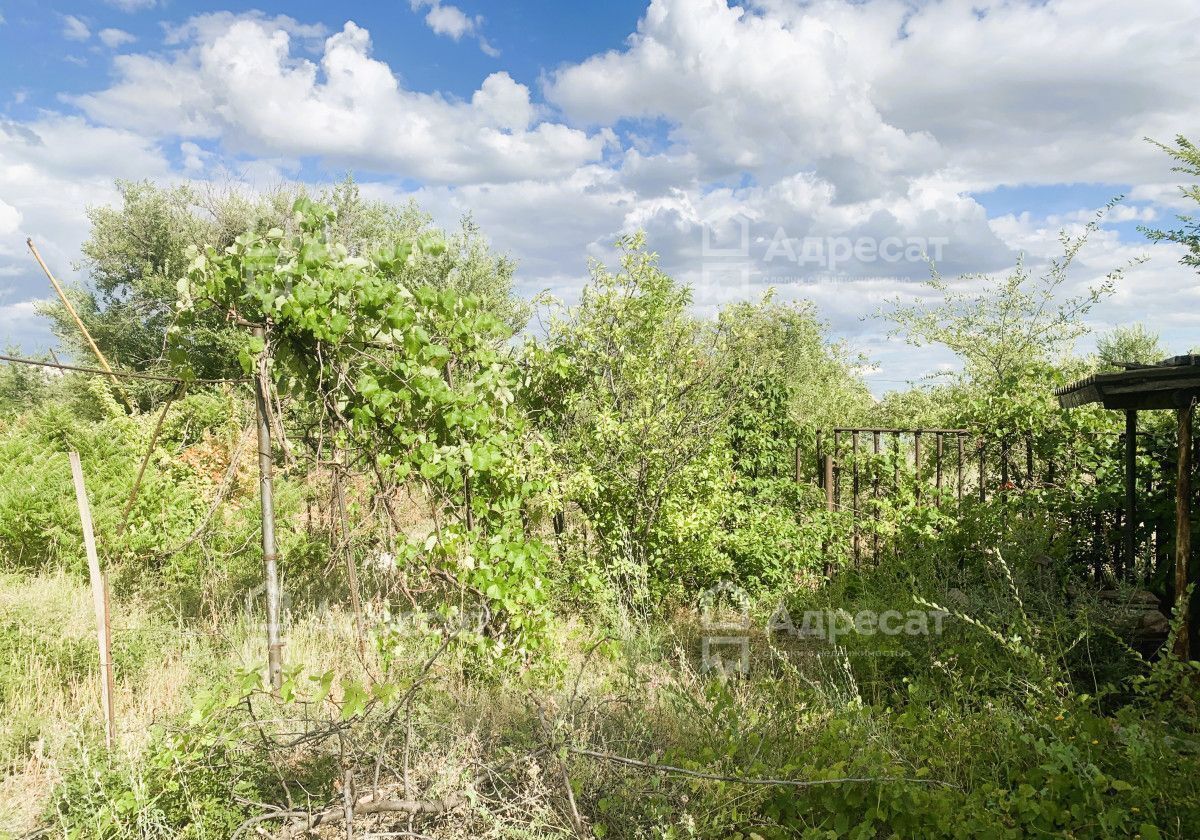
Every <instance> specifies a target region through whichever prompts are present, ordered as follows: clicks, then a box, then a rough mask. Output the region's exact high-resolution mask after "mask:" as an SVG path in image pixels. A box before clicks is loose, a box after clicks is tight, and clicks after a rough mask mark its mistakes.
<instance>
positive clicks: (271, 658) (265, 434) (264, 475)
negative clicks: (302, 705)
mask: <svg viewBox="0 0 1200 840" xmlns="http://www.w3.org/2000/svg"><path fill="white" fill-rule="evenodd" d="M254 334H255V335H256V336H257V337H258V338H259V339H265V331H264V330H263V328H262V327H255V328H254ZM266 377H267V371H266V361H265V359H261V360H259V363H258V372H257V375H256V376H255V377H254V405H255V408H256V409H257V411H258V494H259V499H260V500H261V501H262V548H263V577H264V579H265V586H264V589H265V590H266V596H267V675H268V678H269V680H270V683H271V688H272V689H274V690H275V691H278V690H279V689H280V688H281V687H282V686H283V643H282V642H281V641H280V640H279V568H278V560H279V557H278V555H277V554H276V551H275V492H274V481H273V470H274V467H273V464H272V459H271V424H270V420H269V419H268V406H267V383H266Z"/></svg>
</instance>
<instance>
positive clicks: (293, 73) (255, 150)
mask: <svg viewBox="0 0 1200 840" xmlns="http://www.w3.org/2000/svg"><path fill="white" fill-rule="evenodd" d="M370 52H371V44H370V38H369V35H368V33H367V31H366V30H365V29H363V28H361V27H359V26H357V25H355V24H354V23H352V22H348V23H347V24H346V25H345V27H344V28H343V29H342V31H341V32H338V33H335V34H334V35H331V36H330V37H329V38H328V39H326V40H325V42H324V45H323V52H322V54H321V57H320V60H319V63H314V62H312V61H309V60H307V59H304V58H300V57H298V56H296V55H294V54H293V51H292V36H291V34H290V33H289V32H288V31H287V30H286V29H285V28H282V27H279V26H277V25H275V24H274V23H272V22H269V21H265V20H260V19H254V18H241V19H235V20H229V21H224V22H222V23H221V24H216V25H211V26H206V27H201V28H196V29H194V30H193V32H192V33H191V34H190V36H188V37H187V40H185V41H184V43H183V45H182V48H181V49H178V50H176V51H175V52H174V53H172V54H171V55H170V56H162V55H159V54H153V55H126V56H117V57H116V58H115V59H114V62H113V66H114V69H115V71H116V75H117V82H116V83H115V84H114V85H113V86H112V87H110V88H108V89H106V90H103V91H100V92H98V93H94V94H89V95H85V96H79V97H74V98H72V99H71V101H72V102H74V103H75V104H77V105H78V106H79V107H80V108H81V109H82V110H83V111H84V112H85V113H86V114H87V115H88V116H89V117H91V118H92V119H93V120H96V121H97V122H101V123H104V124H107V125H113V126H119V127H121V128H127V129H131V130H136V131H141V132H144V133H146V134H148V135H150V136H165V135H168V134H169V135H182V136H184V137H189V138H220V139H221V140H222V142H223V144H224V145H225V147H226V149H227V150H229V151H232V152H246V153H250V154H255V155H271V156H279V155H282V156H287V157H306V156H319V157H322V158H324V159H326V160H327V161H328V162H329V163H330V164H331V165H337V166H351V167H357V168H363V169H372V170H376V171H385V172H390V173H394V174H396V175H399V176H403V177H408V178H414V179H419V180H422V181H442V182H468V183H469V182H478V181H507V180H517V179H522V178H528V177H558V176H562V175H564V174H566V173H569V172H570V171H572V170H573V169H574V168H576V167H578V166H580V165H582V164H584V163H586V162H588V161H591V160H595V159H597V158H599V156H600V155H601V153H602V151H603V147H604V142H605V138H604V137H603V136H602V135H600V134H588V133H586V132H584V131H581V130H578V129H573V128H570V127H568V126H565V125H561V124H557V123H551V122H541V123H537V124H536V125H531V124H530V121H531V120H532V118H533V107H532V105H531V103H530V99H529V89H528V88H526V87H525V86H524V85H521V84H518V83H517V82H515V81H513V79H512V78H511V77H510V76H509V75H508V74H507V73H503V72H500V73H494V74H492V75H491V76H489V77H488V78H487V79H485V80H484V82H483V84H482V85H481V87H480V89H479V91H477V92H476V94H475V96H474V97H473V98H472V100H471V101H470V102H460V101H455V100H451V99H448V98H446V97H443V96H441V95H439V94H425V93H416V92H412V91H408V90H405V89H404V88H403V87H402V86H401V85H400V83H399V82H398V80H397V79H396V77H395V75H393V73H392V70H391V68H390V67H389V66H388V65H387V64H385V63H384V62H382V61H378V60H376V59H374V58H372V57H371V55H370Z"/></svg>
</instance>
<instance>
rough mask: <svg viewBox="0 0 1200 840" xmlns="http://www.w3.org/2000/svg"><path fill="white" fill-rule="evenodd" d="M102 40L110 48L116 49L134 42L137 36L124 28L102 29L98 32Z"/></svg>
mask: <svg viewBox="0 0 1200 840" xmlns="http://www.w3.org/2000/svg"><path fill="white" fill-rule="evenodd" d="M97 37H99V38H100V42H101V43H102V44H104V46H106V47H108V48H109V49H112V50H115V49H118V48H119V47H122V46H124V45H125V44H132V43H133V42H134V41H136V40H137V37H136V36H134V35H132V34H130V33H128V32H126V31H125V30H124V29H111V28H109V29H101V30H100V32H99V33H98V36H97Z"/></svg>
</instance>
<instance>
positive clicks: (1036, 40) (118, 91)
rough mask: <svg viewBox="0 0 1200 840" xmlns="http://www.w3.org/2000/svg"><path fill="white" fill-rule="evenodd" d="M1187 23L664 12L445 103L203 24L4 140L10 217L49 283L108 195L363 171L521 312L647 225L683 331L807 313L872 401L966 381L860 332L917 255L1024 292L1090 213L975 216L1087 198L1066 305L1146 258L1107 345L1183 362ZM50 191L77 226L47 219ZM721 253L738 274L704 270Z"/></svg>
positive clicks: (874, 12)
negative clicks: (1181, 147) (925, 377)
mask: <svg viewBox="0 0 1200 840" xmlns="http://www.w3.org/2000/svg"><path fill="white" fill-rule="evenodd" d="M410 5H411V7H412V8H413V10H414V11H416V12H418V13H419V14H421V16H422V17H423V18H424V22H425V24H426V25H428V26H429V27H430V29H431V30H432V31H433V32H435V33H436V34H438V35H439V36H441V37H445V38H449V39H452V40H455V41H458V42H460V43H464V42H478V43H479V44H480V46H481V48H482V49H484V50H485V51H487V50H489V49H490V45H488V44H487V42H486V41H485V40H483V37H482V34H483V33H482V30H483V26H484V21H483V18H482V17H480V16H471V15H469V14H468V13H467V12H465V11H463V9H462V8H460V7H459V6H457V5H449V4H446V3H442V2H440V0H415V2H414V0H410ZM1198 16H1200V9H1197V8H1196V7H1195V5H1194V3H1190V2H1185V0H1162V3H1160V4H1159V5H1156V13H1155V14H1154V15H1145V14H1141V13H1139V12H1138V11H1137V10H1136V9H1133V8H1132V7H1130V6H1129V5H1128V4H1125V3H1122V2H1118V0H1046V2H1038V3H1031V2H1017V3H1013V2H1006V1H1002V0H980V2H976V3H975V4H973V5H972V6H970V7H968V6H966V5H963V4H951V3H936V4H934V3H931V4H920V3H911V2H908V0H855V2H850V0H817V2H801V0H747V2H745V3H743V4H742V5H740V6H731V5H729V3H728V2H723V0H652V2H651V3H650V4H649V7H648V8H647V9H646V11H645V13H644V14H643V16H642V19H641V20H640V21H639V23H638V25H637V29H636V31H634V32H632V33H631V34H630V36H629V37H628V38H627V39H625V40H624V41H623V42H622V44H621V45H620V46H619V48H617V49H613V50H609V51H606V52H602V53H599V54H596V55H593V56H590V57H586V58H584V59H582V60H580V61H576V62H572V63H567V64H564V65H562V66H560V67H557V68H554V69H553V70H550V71H548V72H547V73H546V74H545V76H544V77H543V78H542V79H541V85H540V86H539V87H538V88H536V89H535V90H533V91H531V90H530V89H529V87H528V86H527V85H526V84H522V83H521V82H519V81H517V79H514V78H513V77H512V76H511V75H510V74H509V73H507V72H503V71H502V70H501V71H500V72H496V73H492V74H490V75H488V76H486V77H485V78H481V79H479V80H478V81H477V84H476V85H475V87H476V89H475V90H474V91H473V92H472V93H471V94H470V95H469V96H463V97H455V96H450V95H445V94H442V93H438V92H436V91H434V92H417V91H413V90H409V89H407V88H406V87H405V86H404V84H403V83H402V82H401V79H402V78H403V76H402V74H403V72H404V71H405V70H406V67H405V66H404V64H403V63H397V64H395V65H394V66H389V65H388V64H386V63H385V62H383V61H381V60H379V59H377V58H375V57H374V56H373V55H372V52H371V40H370V37H369V36H368V33H367V32H366V30H364V29H362V28H361V27H359V26H357V25H355V24H354V23H352V22H347V23H346V24H345V25H344V26H343V27H342V28H341V29H340V31H329V30H327V29H326V28H325V27H324V26H322V25H320V24H311V23H304V22H301V21H297V20H294V19H292V18H289V17H286V16H278V17H268V16H266V15H264V14H262V13H249V14H233V13H229V12H221V13H214V14H206V15H198V16H195V17H193V18H191V19H189V20H187V21H186V22H185V23H183V24H181V25H176V26H171V27H168V28H166V29H165V30H164V33H165V35H164V39H163V42H162V44H156V45H155V46H154V48H153V49H151V48H149V47H147V49H146V50H145V51H141V52H136V53H127V54H124V55H117V56H111V57H110V56H108V55H107V54H105V55H104V56H103V58H102V60H104V61H109V60H111V74H110V78H111V82H108V83H104V84H105V85H106V86H103V87H101V88H100V89H97V90H95V91H93V92H91V93H88V94H86V95H82V96H72V97H64V99H65V101H66V102H68V103H69V104H71V105H75V106H78V108H79V109H80V111H81V112H82V113H83V114H84V115H85V116H86V118H83V117H72V118H67V117H62V116H61V115H53V114H47V113H43V115H42V116H40V117H39V118H38V119H37V120H34V121H32V122H29V123H22V124H13V123H6V124H3V127H2V128H0V131H3V132H4V133H5V137H4V138H0V140H4V141H5V143H4V144H0V195H3V196H4V201H5V202H7V205H6V206H9V207H11V208H12V209H13V210H14V211H15V212H16V213H18V214H19V216H18V218H19V222H18V223H19V224H20V225H23V226H25V227H26V228H29V229H36V228H37V227H38V226H41V227H42V228H43V229H45V230H46V231H48V232H47V233H46V234H45V237H46V239H47V241H48V242H54V243H55V244H54V246H53V247H54V249H55V252H56V254H57V256H58V257H59V263H58V264H63V263H65V261H67V260H69V259H70V257H71V255H72V254H73V249H76V248H77V247H78V242H79V241H80V240H81V239H82V238H83V235H84V233H85V231H86V227H85V224H84V221H83V219H82V211H81V207H82V202H92V203H95V202H103V201H106V200H111V198H110V197H111V196H112V191H111V186H110V185H109V182H108V179H109V178H111V176H113V175H116V174H122V173H129V172H132V173H134V176H135V177H136V175H137V174H138V173H145V174H149V176H150V177H153V178H162V179H166V178H171V177H180V176H184V175H186V176H189V177H197V178H200V177H207V178H209V179H212V180H230V181H233V182H237V183H251V184H259V185H268V186H269V185H272V184H275V183H278V182H280V181H288V180H293V179H296V178H298V177H300V176H301V174H304V175H305V176H307V177H319V176H311V175H310V173H312V172H313V171H314V170H316V171H320V169H321V168H324V169H325V171H341V170H344V169H347V168H351V169H354V170H355V171H356V172H358V174H359V176H360V182H361V183H362V185H363V186H362V188H363V190H364V192H365V193H366V194H368V195H371V196H374V197H382V198H389V199H392V200H396V201H405V200H407V199H409V198H415V199H416V200H417V201H419V202H420V204H421V205H422V206H423V207H425V208H426V209H428V210H429V211H430V212H431V213H433V214H434V216H435V218H436V219H437V220H438V222H439V223H441V224H443V225H453V224H455V223H456V222H457V219H458V217H459V216H460V215H461V214H463V213H466V212H470V213H471V214H473V216H474V217H475V219H476V221H477V222H478V223H479V224H480V225H481V227H482V229H483V230H484V231H485V232H487V234H488V235H489V236H490V237H491V239H492V240H493V242H494V244H495V245H496V247H497V248H499V249H500V250H503V251H507V252H509V253H511V254H512V255H513V256H514V257H515V258H517V260H518V261H519V263H520V271H519V273H518V276H517V282H518V285H519V288H520V289H521V290H522V291H523V292H525V293H527V294H533V293H536V292H539V291H541V290H543V289H549V290H551V291H552V292H553V293H554V294H556V295H558V296H560V297H562V298H565V299H568V300H571V299H573V298H574V297H575V296H576V295H577V294H578V291H579V288H580V287H581V285H582V283H583V282H584V280H585V279H586V275H587V259H588V258H596V259H602V260H607V261H612V260H613V259H614V256H615V255H614V253H613V248H612V242H613V240H614V239H615V238H616V237H617V236H619V235H620V234H622V233H626V232H630V231H633V230H637V229H644V230H646V231H647V233H648V236H649V242H650V245H651V247H652V248H653V249H654V250H656V251H657V252H659V253H660V255H661V260H662V264H663V266H664V267H665V268H666V269H667V270H668V271H670V272H671V273H673V274H675V275H676V276H678V277H679V278H680V279H682V280H684V281H686V282H690V283H692V284H694V286H695V300H696V308H697V311H699V312H701V313H704V314H711V313H712V312H714V311H715V309H716V308H717V307H718V306H720V305H722V304H723V303H725V302H727V301H730V300H736V299H745V298H747V297H754V296H757V295H759V294H761V293H762V292H763V291H765V289H767V288H768V287H770V286H774V287H777V289H778V296H779V297H780V298H781V299H784V300H790V299H800V298H804V299H809V300H812V301H814V302H815V303H816V304H817V305H818V306H819V307H820V309H821V312H822V314H823V316H824V317H825V318H827V319H828V320H829V321H830V323H831V324H832V325H833V328H834V330H835V331H836V332H837V333H838V334H839V335H842V336H846V337H850V338H852V339H853V341H854V343H855V344H856V346H858V347H861V348H863V349H866V350H867V351H869V352H870V353H871V354H872V355H873V357H874V358H875V359H876V361H877V362H878V363H879V369H878V370H876V371H875V372H874V373H873V377H872V378H873V379H874V380H875V381H877V382H880V383H884V382H885V381H886V380H896V379H900V380H903V379H908V378H919V377H920V376H921V375H922V374H923V373H925V372H926V371H928V370H930V369H933V368H934V367H936V366H938V365H945V364H947V363H948V362H949V361H950V360H949V359H948V358H947V357H946V356H945V354H944V353H941V352H940V351H936V350H920V351H914V350H913V349H912V348H909V347H907V346H905V345H902V344H898V343H896V342H895V341H889V340H887V338H886V335H885V328H884V326H883V325H881V324H880V323H879V322H878V321H876V320H873V319H871V318H869V317H866V318H864V316H869V315H870V314H871V313H873V312H874V311H876V309H878V307H879V306H880V305H881V304H882V303H883V302H885V301H886V300H888V299H890V298H893V297H896V296H900V297H912V296H917V295H923V294H926V293H927V292H925V291H924V290H923V289H922V288H921V286H920V285H919V282H918V281H920V280H921V279H923V278H924V277H926V276H927V275H928V270H929V266H928V263H927V261H926V257H927V256H929V257H935V258H936V260H937V262H938V265H939V268H940V269H941V270H942V272H943V273H944V274H945V275H946V276H950V277H954V276H956V275H958V274H960V273H966V272H984V273H997V272H998V273H1003V272H1004V271H1005V270H1006V269H1007V268H1008V267H1010V266H1011V265H1012V264H1013V262H1014V261H1015V259H1016V256H1017V254H1018V252H1025V253H1026V254H1027V259H1028V261H1029V263H1030V264H1031V265H1032V266H1033V267H1034V268H1035V269H1036V268H1037V267H1039V266H1042V265H1044V264H1045V263H1046V261H1047V260H1049V259H1051V258H1052V257H1054V256H1056V255H1057V254H1058V253H1059V251H1060V246H1059V244H1058V231H1059V229H1060V228H1061V227H1067V228H1069V229H1072V230H1078V229H1079V228H1080V226H1081V225H1082V224H1084V223H1086V221H1088V220H1089V219H1090V218H1091V216H1092V214H1093V213H1094V208H1093V207H1090V206H1086V205H1087V202H1089V201H1092V200H1093V199H1088V200H1087V201H1080V202H1079V203H1078V207H1076V208H1074V209H1072V208H1071V207H1065V208H1064V207H1062V206H1057V207H1055V208H1054V212H1049V211H1047V210H1042V209H1039V206H1038V205H1037V204H1036V203H1034V204H1033V205H1032V206H1030V207H1029V208H1027V209H1028V210H1029V212H1026V213H1016V214H1012V215H1002V216H998V217H991V218H989V216H988V213H987V211H986V210H985V208H984V206H983V204H981V202H980V201H978V200H976V198H975V195H977V194H981V193H983V192H985V191H988V190H992V189H993V188H995V187H997V186H1009V187H1017V188H1020V187H1025V186H1029V185H1035V186H1036V185H1055V184H1063V183H1069V182H1086V183H1096V184H1102V185H1104V187H1105V188H1106V189H1107V188H1108V187H1111V188H1112V189H1111V194H1114V195H1115V194H1117V193H1119V192H1125V193H1127V194H1128V196H1129V199H1128V201H1127V203H1126V204H1122V205H1119V206H1118V207H1117V208H1116V209H1114V210H1113V211H1112V213H1110V215H1109V217H1108V221H1109V222H1111V223H1121V224H1112V225H1108V226H1106V227H1104V228H1103V229H1102V230H1101V231H1099V232H1097V234H1096V235H1095V236H1094V237H1093V241H1092V243H1091V244H1089V246H1088V248H1087V249H1085V251H1084V252H1083V253H1081V255H1080V258H1079V260H1078V261H1077V263H1076V266H1075V270H1074V274H1073V279H1072V284H1073V286H1074V287H1075V288H1082V287H1083V286H1086V285H1087V284H1088V283H1092V282H1095V281H1096V280H1098V279H1099V278H1102V277H1103V276H1104V274H1105V273H1106V272H1107V271H1108V270H1110V269H1111V268H1114V267H1116V266H1118V265H1121V264H1123V263H1124V262H1126V261H1127V260H1128V259H1130V258H1131V257H1132V256H1135V255H1137V254H1140V253H1142V252H1143V251H1144V250H1149V252H1150V253H1151V254H1152V255H1153V260H1152V262H1151V263H1149V264H1147V265H1145V266H1138V267H1136V268H1134V269H1132V270H1131V271H1130V272H1129V273H1128V274H1127V276H1126V279H1125V280H1124V281H1122V283H1121V285H1120V286H1119V287H1118V289H1117V294H1116V295H1115V296H1114V297H1113V299H1112V300H1111V301H1109V302H1106V303H1105V304H1104V305H1102V306H1101V307H1099V308H1098V309H1097V310H1096V312H1095V317H1094V320H1095V324H1096V326H1097V328H1098V329H1105V328H1107V327H1108V325H1110V324H1113V323H1123V322H1129V321H1132V320H1139V319H1141V320H1147V321H1152V322H1154V323H1156V324H1164V325H1167V326H1165V327H1164V330H1170V331H1173V332H1170V334H1169V335H1166V336H1165V338H1166V339H1167V343H1168V344H1170V345H1171V346H1172V347H1175V346H1176V345H1178V344H1180V342H1182V341H1183V339H1182V338H1181V336H1184V335H1185V334H1186V333H1187V331H1188V330H1191V331H1192V332H1193V333H1194V332H1195V331H1196V330H1200V314H1194V313H1200V305H1197V304H1200V301H1197V300H1196V299H1195V298H1196V294H1197V292H1195V291H1194V290H1195V289H1198V288H1200V286H1197V284H1196V283H1195V275H1194V273H1193V272H1190V271H1188V270H1187V269H1186V268H1183V267H1180V266H1177V265H1175V260H1177V258H1178V256H1179V255H1180V252H1179V251H1178V249H1177V248H1176V247H1175V246H1169V245H1154V246H1143V245H1139V244H1131V243H1130V242H1129V241H1128V237H1129V230H1130V227H1131V226H1132V225H1135V224H1137V223H1157V224H1164V223H1165V221H1164V220H1166V219H1169V218H1170V217H1171V216H1172V215H1173V214H1174V213H1176V212H1184V211H1185V208H1189V207H1190V208H1192V209H1194V204H1192V203H1191V202H1188V201H1186V200H1184V199H1183V198H1182V197H1181V196H1180V195H1179V192H1178V188H1177V186H1176V183H1177V182H1176V181H1175V180H1174V176H1173V175H1172V173H1171V171H1170V161H1169V160H1167V159H1166V158H1165V156H1164V155H1163V154H1162V153H1161V151H1160V150H1157V149H1155V148H1154V147H1152V146H1151V145H1150V144H1148V143H1145V142H1144V141H1143V140H1142V137H1143V136H1145V135H1150V136H1154V137H1157V138H1159V139H1167V138H1170V137H1173V136H1174V135H1175V134H1177V133H1178V132H1179V131H1187V130H1188V127H1189V126H1194V125H1198V124H1200V90H1195V89H1193V88H1194V87H1195V86H1194V85H1192V84H1190V82H1189V81H1188V80H1189V79H1191V78H1194V77H1195V76H1196V75H1198V74H1200V54H1197V53H1196V51H1195V50H1194V48H1193V47H1192V45H1191V33H1193V32H1195V31H1196V25H1197V23H1200V19H1198ZM103 37H104V36H103V32H102V33H101V38H102V39H103ZM401 62H402V60H401ZM539 94H540V98H539ZM20 138H24V139H20ZM31 138H32V139H31ZM59 145H65V146H68V147H69V150H68V151H65V152H59V154H60V155H61V159H59V158H55V157H54V155H53V154H51V149H52V148H56V147H57V146H59ZM90 147H95V150H96V151H95V154H91V153H90V150H89V149H90ZM164 150H169V154H168V153H167V151H164ZM314 159H315V160H316V163H315V164H314V163H313V160H314ZM168 160H169V161H172V162H173V164H174V166H175V169H174V170H172V169H171V165H170V164H168V162H167V161H168ZM414 182H415V183H416V184H417V186H415V187H414ZM39 184H48V185H50V186H49V187H38V186H36V185H39ZM57 189H61V190H64V191H65V192H64V194H63V196H62V201H61V203H58V204H56V205H54V206H53V207H48V206H43V205H42V202H45V201H47V200H48V196H49V194H50V193H51V192H53V191H54V190H57ZM72 189H74V190H75V192H71V190H72ZM1013 194H1014V195H1019V194H1021V193H1020V191H1019V190H1013ZM1029 194H1030V195H1033V196H1035V197H1034V198H1031V199H1030V201H1031V202H1037V201H1041V200H1042V198H1040V197H1044V196H1046V195H1048V194H1049V193H1048V192H1047V191H1045V190H1033V191H1030V193H1029ZM72 201H75V202H80V204H79V205H78V206H75V205H71V204H70V202H72ZM4 214H5V211H4V209H3V207H0V228H3V226H4V225H5V224H8V225H10V226H11V224H12V222H11V218H12V216H11V214H9V215H8V216H7V217H6V216H5V215H4ZM60 217H61V218H60ZM6 219H8V221H6ZM56 219H57V221H55V220H56ZM743 231H744V232H745V237H746V238H745V247H744V253H743V252H742V251H741V250H739V249H740V247H741V235H742V232H743ZM706 232H707V233H708V235H709V239H710V240H714V239H715V240H717V241H718V244H723V245H731V244H732V245H734V246H737V247H736V248H734V249H732V250H733V251H734V252H735V253H734V255H732V256H730V255H728V254H726V255H724V256H719V255H714V254H713V253H712V251H711V250H709V249H707V248H706V240H705V235H706ZM1123 237H1125V238H1123ZM2 243H3V240H2V238H0V273H3V272H5V271H9V270H12V265H16V264H18V263H11V264H9V265H8V266H7V267H6V266H5V265H4V264H3V256H4V252H3V247H4V246H3V244H2ZM709 244H710V245H711V244H712V243H711V242H710V243H709ZM47 247H48V248H50V246H49V245H48V246H47ZM897 248H898V250H897ZM728 250H729V249H727V251H728ZM893 257H894V258H893ZM18 262H19V261H18ZM34 286H36V284H34ZM30 288H33V287H30ZM879 387H886V386H879Z"/></svg>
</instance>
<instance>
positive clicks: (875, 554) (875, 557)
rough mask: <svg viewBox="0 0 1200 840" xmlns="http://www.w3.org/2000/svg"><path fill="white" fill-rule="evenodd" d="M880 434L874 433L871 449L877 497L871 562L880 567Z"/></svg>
mask: <svg viewBox="0 0 1200 840" xmlns="http://www.w3.org/2000/svg"><path fill="white" fill-rule="evenodd" d="M880 443H881V440H880V434H879V432H878V431H875V432H872V439H871V449H872V451H873V452H874V454H875V459H874V461H873V462H872V467H871V495H872V496H874V497H875V511H874V515H873V518H874V520H875V533H874V535H873V536H872V538H871V562H872V563H874V564H875V565H879V468H880V466H881V465H880V463H879V450H880Z"/></svg>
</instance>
